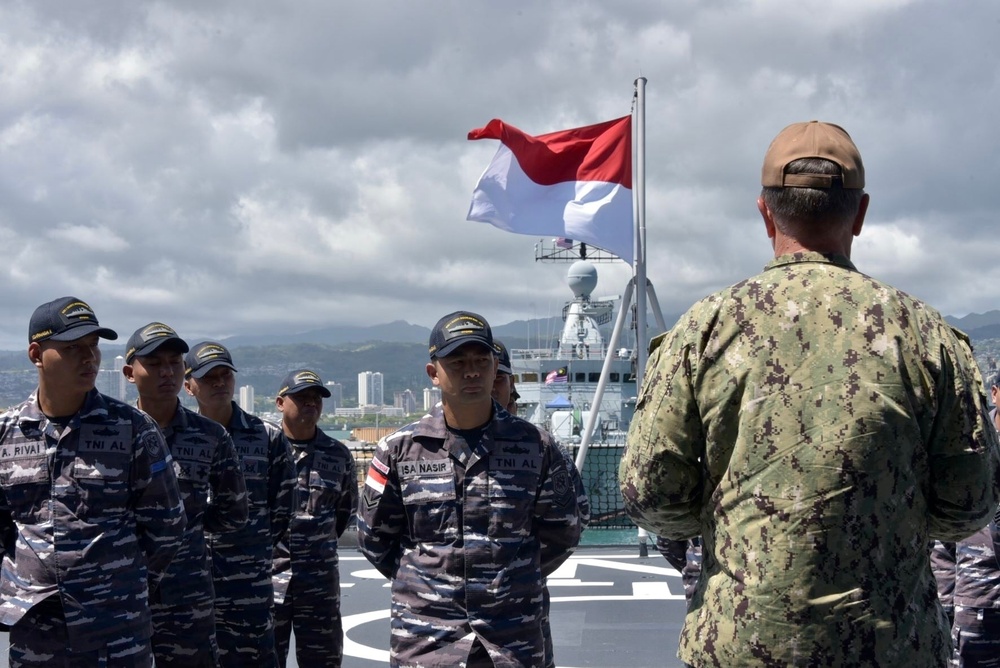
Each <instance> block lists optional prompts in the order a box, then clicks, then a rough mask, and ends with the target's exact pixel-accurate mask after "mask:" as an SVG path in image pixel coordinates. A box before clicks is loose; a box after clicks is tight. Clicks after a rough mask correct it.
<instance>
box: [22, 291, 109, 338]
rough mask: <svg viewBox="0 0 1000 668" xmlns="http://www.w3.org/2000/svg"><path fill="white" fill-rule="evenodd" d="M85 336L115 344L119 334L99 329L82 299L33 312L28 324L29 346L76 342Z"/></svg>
mask: <svg viewBox="0 0 1000 668" xmlns="http://www.w3.org/2000/svg"><path fill="white" fill-rule="evenodd" d="M88 334H97V335H98V336H99V337H101V338H102V339H108V340H109V341H114V340H115V339H117V338H118V333H117V332H115V331H114V330H113V329H108V328H107V327H101V324H100V323H99V322H97V316H96V315H95V314H94V309H92V308H90V305H89V304H87V302H85V301H83V300H82V299H77V298H76V297H60V298H59V299H53V300H52V301H50V302H46V303H44V304H42V305H41V306H39V307H38V308H36V309H35V312H34V313H32V314H31V320H30V321H29V322H28V343H34V342H35V341H76V340H77V339H81V338H83V337H85V336H87V335H88Z"/></svg>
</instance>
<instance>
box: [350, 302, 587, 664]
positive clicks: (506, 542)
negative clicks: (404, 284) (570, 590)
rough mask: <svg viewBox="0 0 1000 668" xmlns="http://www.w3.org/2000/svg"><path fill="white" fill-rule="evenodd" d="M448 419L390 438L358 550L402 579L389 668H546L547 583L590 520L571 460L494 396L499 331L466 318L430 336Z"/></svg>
mask: <svg viewBox="0 0 1000 668" xmlns="http://www.w3.org/2000/svg"><path fill="white" fill-rule="evenodd" d="M429 352H430V357H431V362H430V363H429V364H428V365H427V368H426V369H427V374H428V376H429V377H430V379H431V382H432V383H433V384H434V385H435V386H436V387H438V388H440V390H441V410H440V412H438V411H434V412H433V413H432V414H430V415H426V416H424V417H423V418H421V419H420V420H419V421H418V422H416V423H413V424H411V425H409V426H407V427H404V428H403V429H401V430H399V431H397V432H396V433H394V434H391V435H390V436H387V437H386V438H384V439H382V441H381V442H380V443H379V445H378V448H377V449H376V451H375V454H374V457H373V459H372V462H371V466H370V467H369V469H368V475H367V478H366V482H365V487H364V490H363V494H362V500H361V503H360V504H359V511H358V540H359V545H360V547H361V550H362V552H363V553H364V555H365V556H366V557H367V558H368V560H369V561H371V563H372V564H373V565H374V566H375V567H376V568H377V569H378V570H379V571H380V572H381V573H382V574H383V575H385V576H386V577H388V578H390V579H391V580H392V584H391V589H392V611H391V622H390V626H391V635H390V663H391V665H393V666H459V665H464V666H468V667H470V668H471V667H473V666H504V667H514V666H532V667H535V666H543V665H545V664H546V663H548V661H547V658H546V656H545V640H544V638H545V632H544V630H543V628H542V627H543V625H544V624H545V623H546V619H545V616H544V609H543V587H544V578H545V576H547V575H549V574H551V573H552V572H553V571H554V570H555V569H556V568H558V566H559V565H560V564H562V563H563V562H564V561H565V560H566V559H567V558H568V557H569V555H570V552H571V551H572V550H573V549H574V548H575V547H576V545H577V544H578V543H579V540H580V534H581V532H582V529H583V525H584V521H585V511H584V510H583V509H582V508H581V504H580V499H579V497H578V495H577V490H576V489H575V488H574V484H573V478H572V475H571V473H570V470H569V469H570V467H571V466H572V464H571V463H570V462H569V460H568V459H567V458H566V457H565V456H564V455H563V453H561V452H560V450H559V449H558V447H557V446H556V445H555V444H554V443H553V442H552V439H551V437H550V436H549V435H548V434H546V433H545V432H543V431H540V430H539V429H538V428H537V427H535V426H534V425H532V424H530V423H528V422H526V421H524V420H521V419H519V418H516V417H514V416H512V415H510V414H509V413H507V412H506V411H505V410H503V409H502V408H500V406H499V405H498V404H496V403H495V402H494V401H493V399H492V397H491V396H490V393H491V389H492V386H493V380H494V375H495V374H496V369H497V359H496V356H495V354H494V349H493V336H492V333H491V330H490V327H489V325H488V324H487V322H486V321H485V319H483V318H482V316H479V315H477V314H475V313H470V312H467V311H458V312H455V313H452V314H449V315H447V316H445V317H444V318H442V319H441V320H440V321H439V322H438V323H437V325H435V327H434V329H433V330H432V332H431V338H430V347H429Z"/></svg>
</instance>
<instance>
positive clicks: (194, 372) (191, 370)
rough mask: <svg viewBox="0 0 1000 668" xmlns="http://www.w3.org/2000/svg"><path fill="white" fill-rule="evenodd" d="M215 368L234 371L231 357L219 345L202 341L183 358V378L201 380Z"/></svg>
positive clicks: (224, 348) (223, 347)
mask: <svg viewBox="0 0 1000 668" xmlns="http://www.w3.org/2000/svg"><path fill="white" fill-rule="evenodd" d="M217 366H226V367H229V368H230V369H232V370H233V371H236V367H235V366H233V356H232V355H231V354H230V353H229V350H228V349H227V348H226V347H225V346H224V345H222V344H221V343H216V342H215V341H202V342H201V343H198V344H196V345H195V347H194V348H192V349H191V351H190V352H189V353H188V354H187V355H185V356H184V377H185V378H191V377H194V378H201V377H203V376H204V375H205V374H206V373H208V372H209V371H211V370H212V369H214V368H215V367H217Z"/></svg>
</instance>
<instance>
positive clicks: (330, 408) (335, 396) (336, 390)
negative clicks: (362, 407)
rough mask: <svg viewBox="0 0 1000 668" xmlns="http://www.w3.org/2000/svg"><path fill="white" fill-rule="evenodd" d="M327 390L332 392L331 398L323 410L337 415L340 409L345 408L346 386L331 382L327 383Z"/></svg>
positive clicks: (325, 402)
mask: <svg viewBox="0 0 1000 668" xmlns="http://www.w3.org/2000/svg"><path fill="white" fill-rule="evenodd" d="M326 389H328V390H330V398H329V399H325V400H324V405H323V408H324V409H325V410H326V412H327V413H335V412H336V411H337V409H338V408H342V407H343V406H344V386H343V385H341V384H340V383H338V382H335V381H332V380H329V381H327V383H326Z"/></svg>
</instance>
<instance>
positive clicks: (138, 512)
mask: <svg viewBox="0 0 1000 668" xmlns="http://www.w3.org/2000/svg"><path fill="white" fill-rule="evenodd" d="M143 417H144V418H145V416H143ZM135 428H136V430H137V433H136V436H135V441H134V450H133V459H132V501H131V506H132V512H133V513H134V516H135V523H136V537H137V539H138V541H139V547H140V549H141V550H142V552H143V554H145V556H146V566H147V568H148V571H149V573H148V577H149V584H150V588H151V589H152V588H155V587H156V586H157V585H158V584H159V581H160V578H161V577H162V576H163V572H164V571H165V570H166V568H167V566H169V565H170V561H171V559H173V557H174V553H176V552H177V549H178V548H179V547H180V544H181V536H182V535H183V534H184V529H185V527H186V526H187V516H186V515H185V513H184V505H183V503H182V502H181V495H180V490H179V489H178V487H177V477H176V474H175V473H174V467H173V460H172V458H171V456H170V451H169V450H168V449H167V444H166V441H164V440H163V434H161V433H160V430H159V429H158V428H157V426H156V423H154V422H153V421H152V420H151V419H149V418H145V421H143V422H137V423H136V424H135Z"/></svg>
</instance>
